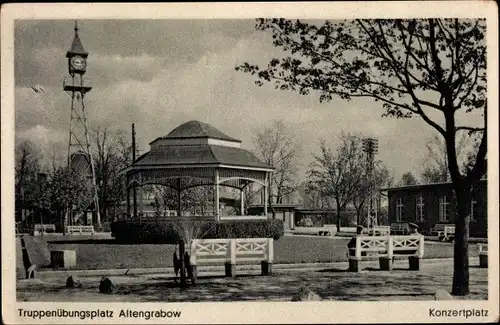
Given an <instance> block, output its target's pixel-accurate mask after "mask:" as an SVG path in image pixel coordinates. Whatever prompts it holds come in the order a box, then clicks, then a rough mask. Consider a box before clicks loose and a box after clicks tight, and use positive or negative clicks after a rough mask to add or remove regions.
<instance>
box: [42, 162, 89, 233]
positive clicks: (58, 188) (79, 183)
mask: <svg viewBox="0 0 500 325" xmlns="http://www.w3.org/2000/svg"><path fill="white" fill-rule="evenodd" d="M49 186H50V189H49V192H50V196H51V209H52V210H53V211H55V212H62V213H65V212H66V209H67V207H68V206H67V205H68V204H69V208H70V209H71V211H73V213H78V212H80V211H84V210H85V209H86V208H88V204H89V202H91V201H92V195H93V193H92V184H91V183H90V181H89V179H88V178H87V177H85V176H84V175H82V174H81V173H79V172H77V171H75V170H70V171H68V169H67V168H62V167H61V168H58V169H57V170H56V171H55V172H54V174H53V175H52V179H51V181H50V185H49ZM67 217H68V216H67V215H66V214H65V218H67ZM64 224H67V220H65V222H64Z"/></svg>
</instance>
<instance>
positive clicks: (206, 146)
mask: <svg viewBox="0 0 500 325" xmlns="http://www.w3.org/2000/svg"><path fill="white" fill-rule="evenodd" d="M149 145H150V151H149V152H147V153H145V154H143V155H141V156H140V157H139V158H137V159H136V161H135V162H134V163H133V164H132V165H131V166H129V167H128V168H127V169H126V170H125V173H126V182H127V214H128V215H131V204H130V201H131V200H130V197H131V192H132V189H133V188H134V187H138V188H140V187H142V186H145V185H153V184H154V185H163V186H167V187H170V188H172V189H174V190H175V191H176V193H177V194H178V204H177V207H178V211H177V215H178V216H180V215H182V211H181V193H182V192H183V191H184V190H187V189H189V188H193V187H197V186H213V203H214V204H213V207H214V208H213V210H214V211H213V215H212V216H209V219H212V218H213V220H217V221H221V220H223V219H224V218H227V217H223V216H221V213H220V208H219V202H220V186H229V187H233V188H236V189H239V190H240V202H241V209H240V216H232V217H231V219H254V218H255V219H257V218H259V216H254V217H252V216H244V189H245V187H246V186H247V185H248V184H250V183H257V184H260V185H261V186H262V187H263V192H264V198H266V197H267V190H268V179H269V178H268V176H269V174H270V173H272V171H273V170H274V168H273V167H272V166H269V165H267V164H265V163H263V162H262V161H261V160H260V159H258V158H257V157H256V156H255V155H254V154H252V153H251V152H249V151H247V150H245V149H242V148H241V141H240V140H237V139H234V138H232V137H229V136H228V135H226V134H224V133H223V132H221V131H219V130H218V129H216V128H214V127H213V126H211V125H209V124H207V123H204V122H200V121H189V122H186V123H184V124H181V125H180V126H178V127H176V128H175V129H174V130H172V131H171V132H170V133H169V134H167V135H166V136H163V137H159V138H157V139H155V140H154V141H152V142H151V143H150V144H149ZM263 201H264V202H262V203H263V204H264V205H265V208H264V216H260V218H267V200H263ZM134 210H136V209H134ZM134 217H137V215H135V216H134Z"/></svg>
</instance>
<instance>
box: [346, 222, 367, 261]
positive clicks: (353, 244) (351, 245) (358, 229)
mask: <svg viewBox="0 0 500 325" xmlns="http://www.w3.org/2000/svg"><path fill="white" fill-rule="evenodd" d="M363 229H364V227H363V226H361V225H358V226H357V227H356V236H353V237H352V238H351V240H350V241H349V242H348V243H347V251H348V253H347V254H348V256H354V254H355V253H356V252H355V250H354V249H351V248H355V247H356V237H358V236H359V235H361V234H362V233H363ZM365 255H366V254H365Z"/></svg>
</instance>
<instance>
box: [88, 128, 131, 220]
mask: <svg viewBox="0 0 500 325" xmlns="http://www.w3.org/2000/svg"><path fill="white" fill-rule="evenodd" d="M93 140H94V142H95V146H94V153H93V158H94V161H95V171H96V181H97V186H98V193H99V204H100V205H101V206H100V211H101V214H102V218H103V220H106V218H107V213H108V209H109V208H113V207H116V206H117V205H119V204H120V203H121V201H122V199H123V197H124V194H125V186H124V181H123V176H122V175H120V174H119V172H120V170H122V169H123V168H125V167H126V166H127V164H128V163H129V162H130V156H129V154H128V152H129V151H128V150H127V149H128V148H129V147H130V146H129V145H128V141H127V140H126V135H125V133H124V132H123V131H112V130H110V129H108V127H97V128H96V129H95V130H94V132H93Z"/></svg>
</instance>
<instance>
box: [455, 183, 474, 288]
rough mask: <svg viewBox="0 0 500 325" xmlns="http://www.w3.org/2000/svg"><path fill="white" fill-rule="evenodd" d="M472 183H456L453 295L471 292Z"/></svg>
mask: <svg viewBox="0 0 500 325" xmlns="http://www.w3.org/2000/svg"><path fill="white" fill-rule="evenodd" d="M469 187H470V184H464V183H459V184H454V189H455V195H456V199H457V202H456V203H457V204H456V206H457V213H456V216H455V246H454V252H453V254H454V259H453V285H452V292H451V294H452V295H455V296H465V295H467V294H468V293H469V252H468V246H469V220H468V211H467V206H468V202H469V201H470V192H469Z"/></svg>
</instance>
